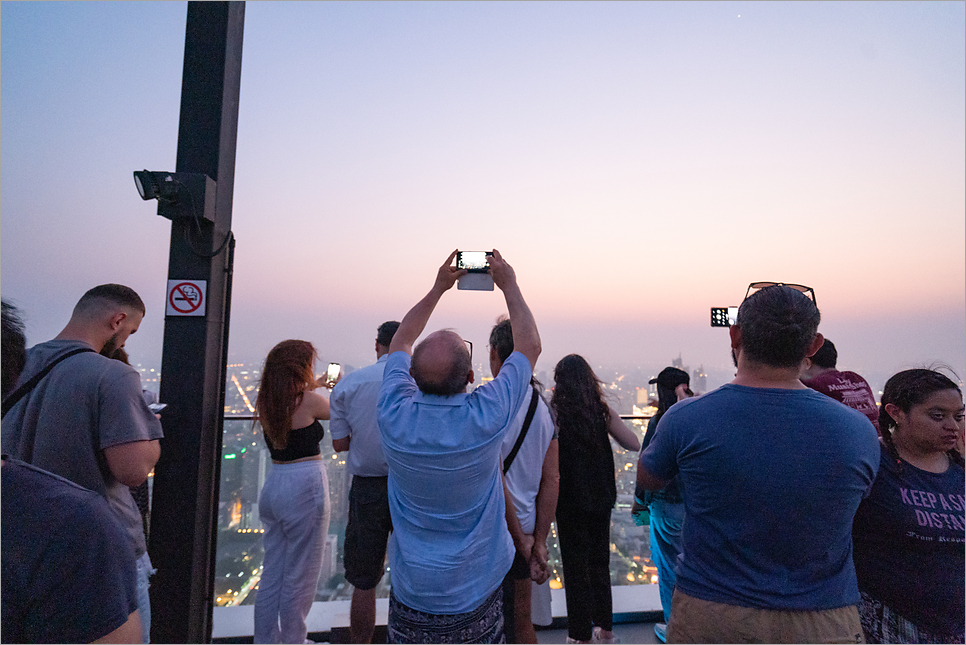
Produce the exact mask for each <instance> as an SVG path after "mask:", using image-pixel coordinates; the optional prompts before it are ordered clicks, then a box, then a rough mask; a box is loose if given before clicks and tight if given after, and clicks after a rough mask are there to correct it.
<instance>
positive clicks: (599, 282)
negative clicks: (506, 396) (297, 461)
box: [0, 2, 966, 387]
mask: <svg viewBox="0 0 966 645" xmlns="http://www.w3.org/2000/svg"><path fill="white" fill-rule="evenodd" d="M185 10H186V5H185V3H162V2H139V3H96V2H71V3H49V2H39V3H32V2H31V3H25V2H3V3H2V4H0V13H2V20H0V51H2V55H0V93H2V96H3V99H4V100H3V102H2V103H0V136H2V138H3V147H2V149H0V168H2V172H0V218H2V219H0V228H2V235H0V288H2V294H3V297H4V298H5V299H8V300H10V301H12V302H13V303H14V304H16V305H18V306H19V307H20V308H21V310H22V312H23V315H24V318H25V320H26V324H27V338H28V343H29V344H30V345H32V344H35V343H37V342H42V341H44V340H47V339H49V338H52V337H53V336H55V335H56V334H57V333H58V332H59V331H60V330H61V329H62V328H63V326H64V324H66V322H67V320H68V318H69V316H70V311H71V309H72V307H73V305H74V303H76V301H77V299H78V298H79V297H80V295H81V294H82V293H83V292H84V291H86V290H87V289H88V288H90V287H91V286H94V285H96V284H100V283H104V282H122V283H125V284H128V285H130V286H132V287H134V288H135V289H136V290H137V291H138V292H139V293H140V294H141V295H142V297H143V298H144V300H145V303H146V305H147V308H148V314H147V317H146V318H145V320H144V322H143V324H142V326H141V329H140V330H139V332H138V334H136V335H134V336H132V338H131V339H130V340H129V342H128V346H127V348H128V350H129V352H130V354H131V357H132V361H134V362H143V363H145V364H154V365H158V364H160V354H161V340H162V330H163V323H164V316H163V310H164V307H163V303H164V299H165V287H166V277H167V253H168V244H169V239H170V223H169V222H168V221H167V220H165V219H163V218H160V217H157V216H156V215H155V212H156V203H155V202H147V203H145V202H142V201H141V200H140V198H139V197H138V195H137V193H136V191H135V188H134V185H133V184H134V182H133V179H132V174H131V173H132V171H134V170H140V169H142V168H148V169H151V170H173V164H174V160H175V147H176V143H177V127H178V115H179V105H180V88H181V73H182V69H181V63H182V58H183V48H184V20H185ZM964 23H966V11H964V5H963V3H943V2H894V3H893V2H867V3H865V2H863V3H852V2H841V3H745V2H737V3H732V2H719V3H688V2H685V3H665V2H648V3H607V2H605V3H580V2H578V3H497V4H491V3H473V2H468V3H456V4H446V3H405V2H404V3H343V2H331V3H291V2H278V3H250V4H248V5H247V6H246V22H245V43H244V53H243V59H242V86H241V102H240V112H239V130H238V150H237V166H236V174H235V193H234V215H233V230H234V233H235V236H236V238H237V240H238V242H237V248H236V255H235V274H234V293H233V303H232V312H231V336H230V339H229V359H230V360H252V361H257V360H259V359H258V358H257V357H259V356H261V357H264V356H265V355H266V354H267V352H268V350H269V349H270V348H271V347H272V346H273V345H274V344H275V343H276V342H278V341H280V340H283V339H285V338H304V339H306V340H310V341H312V342H313V343H314V344H315V345H316V347H317V348H318V350H319V353H320V356H321V358H322V361H323V362H328V361H335V362H340V363H345V364H354V365H359V366H361V365H365V364H368V363H369V362H371V361H372V360H373V359H374V353H373V351H372V345H373V340H374V337H375V329H376V327H377V326H378V325H379V324H380V323H381V322H383V321H385V320H389V319H396V320H399V319H401V317H402V316H403V315H404V314H405V313H406V311H407V310H408V309H409V307H411V306H412V305H413V304H414V303H415V302H416V301H417V300H418V299H419V298H420V297H422V295H424V294H425V292H426V291H427V290H428V289H429V287H430V285H431V284H432V280H433V276H434V274H435V270H436V268H437V267H438V265H439V264H440V263H441V262H442V260H443V259H444V258H445V257H446V255H447V254H448V253H449V252H450V251H451V250H452V249H453V248H457V247H459V248H462V249H464V250H483V249H489V248H493V247H496V248H499V249H500V250H501V252H503V254H504V255H505V257H506V258H507V260H508V261H509V262H510V263H511V264H512V265H513V266H514V267H515V268H516V270H517V273H518V277H519V280H520V284H521V287H522V290H523V292H524V295H525V296H526V298H527V300H528V302H529V303H530V305H531V308H532V309H533V311H534V315H535V317H536V319H537V323H538V326H539V327H540V330H541V334H542V337H543V344H544V353H543V355H542V356H541V359H540V362H539V363H538V365H537V371H543V372H546V373H548V374H552V370H553V366H554V364H555V363H556V361H557V360H559V359H560V358H561V357H563V356H564V355H566V354H568V353H580V354H582V355H584V356H585V357H586V358H587V359H588V361H589V362H590V363H591V364H592V365H594V366H595V367H600V368H607V369H611V368H613V369H619V370H626V369H630V368H631V367H634V366H638V367H642V368H643V367H644V366H650V365H660V364H662V363H664V364H667V363H665V361H667V360H669V359H672V358H673V357H676V356H678V355H679V354H680V355H683V356H684V357H685V359H686V360H688V361H690V362H691V363H692V364H693V365H698V364H703V365H704V368H705V369H706V370H707V371H708V372H709V374H715V373H725V372H727V370H729V369H731V367H730V353H729V349H728V339H727V332H726V331H725V330H722V329H713V328H711V327H710V325H709V309H710V307H714V306H729V305H737V304H739V303H740V300H741V298H742V296H743V295H744V292H745V288H746V287H747V285H748V283H749V282H752V281H756V280H781V281H789V282H797V283H802V284H807V285H809V286H812V287H813V288H814V289H815V292H816V296H817V301H818V305H819V308H820V309H821V311H822V315H823V323H822V326H821V328H820V330H821V331H822V332H823V333H824V334H825V335H826V336H827V337H829V338H831V339H832V340H834V341H835V343H836V346H837V347H838V349H839V353H840V364H841V365H842V366H843V367H844V368H846V369H853V370H855V371H858V372H860V373H862V374H863V375H865V376H866V377H867V378H869V380H870V382H871V381H873V380H874V379H873V378H871V377H870V376H869V374H886V375H888V374H891V373H894V372H896V371H899V370H900V369H905V368H907V367H912V366H918V365H932V364H935V363H945V364H948V365H950V366H951V367H952V368H953V369H954V370H955V371H956V372H957V374H958V376H959V378H960V379H961V378H962V377H963V376H964V372H966V336H964V333H963V330H964V328H966V241H964V240H966V221H964V217H963V213H964V212H966V179H964V178H966V116H964V114H966V81H964V78H966V36H964V29H963V27H964ZM146 25H149V26H150V28H145V26H146ZM503 312H505V307H504V305H503V301H502V297H501V296H500V294H499V292H498V291H497V292H493V293H488V292H465V291H464V292H459V291H456V290H454V291H453V292H452V293H447V294H446V295H445V296H444V297H443V300H442V301H441V303H440V306H439V308H438V310H437V312H436V314H435V315H434V316H433V318H432V319H431V321H430V327H429V329H437V328H444V327H449V328H454V329H456V330H457V331H458V332H459V333H461V334H462V335H463V336H464V337H466V338H468V339H469V340H472V341H473V342H474V343H475V344H476V345H477V346H478V347H480V348H481V350H482V348H483V347H484V346H485V343H486V338H487V335H488V332H489V328H490V326H491V325H492V324H493V323H494V321H495V320H496V318H497V316H499V315H500V314H501V313H503ZM873 386H874V387H878V386H876V385H875V384H874V383H873Z"/></svg>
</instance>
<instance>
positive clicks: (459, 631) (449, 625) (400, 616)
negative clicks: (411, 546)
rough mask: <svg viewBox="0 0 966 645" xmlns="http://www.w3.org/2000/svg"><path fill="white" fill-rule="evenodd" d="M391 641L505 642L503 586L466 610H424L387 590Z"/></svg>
mask: <svg viewBox="0 0 966 645" xmlns="http://www.w3.org/2000/svg"><path fill="white" fill-rule="evenodd" d="M388 629H389V642H390V643H504V642H506V640H505V639H504V635H503V587H502V586H501V587H498V588H497V590H496V591H494V592H493V593H492V594H491V595H490V597H489V598H487V599H486V600H484V601H483V604H481V605H480V606H479V607H477V608H476V609H474V610H473V611H469V612H466V613H465V614H427V613H423V612H421V611H417V610H415V609H412V608H411V607H407V606H406V605H404V604H402V603H401V602H399V601H398V600H397V599H396V595H395V594H394V593H392V590H390V591H389V625H388Z"/></svg>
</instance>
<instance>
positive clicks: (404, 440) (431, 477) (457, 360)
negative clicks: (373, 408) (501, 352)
mask: <svg viewBox="0 0 966 645" xmlns="http://www.w3.org/2000/svg"><path fill="white" fill-rule="evenodd" d="M455 255H456V252H455V251H454V252H453V253H451V254H450V256H449V258H448V259H447V260H446V262H445V264H443V266H441V267H440V268H439V271H438V273H437V276H436V282H435V284H434V285H433V288H432V289H431V290H430V291H429V293H428V294H427V295H426V296H425V297H424V298H423V299H422V300H420V301H419V302H418V303H416V305H415V306H414V307H413V308H412V309H411V310H410V311H409V313H407V314H406V316H405V318H403V320H402V323H400V325H399V329H398V330H397V331H396V334H395V336H393V339H392V343H391V344H390V347H389V352H390V353H389V358H388V359H387V360H386V367H385V371H384V373H383V381H382V388H381V390H380V393H379V403H378V420H379V429H380V433H381V435H382V446H383V452H384V454H385V456H386V462H387V463H388V465H389V487H388V491H389V510H390V514H391V516H392V524H393V534H392V536H391V537H390V539H389V564H390V567H391V569H392V591H391V594H390V598H389V626H388V627H389V640H390V642H394V643H399V642H416V643H431V642H502V640H501V639H502V638H503V632H504V619H505V618H506V619H510V618H512V615H513V612H512V606H511V607H509V608H507V611H506V613H505V614H504V607H503V597H504V592H505V591H511V590H512V586H509V585H512V583H513V581H512V580H508V579H507V574H508V573H509V571H510V565H511V564H512V563H513V553H514V547H516V548H517V550H519V551H520V552H524V551H525V552H527V553H529V552H530V550H531V549H532V547H533V537H532V536H529V544H518V545H514V543H513V541H512V539H511V536H510V533H509V531H508V530H507V525H506V519H505V500H504V489H503V484H502V480H501V476H500V464H501V461H500V448H501V445H502V442H503V434H504V430H505V428H506V427H507V425H508V424H509V422H510V420H511V418H512V417H513V415H515V414H516V412H517V410H518V409H519V408H520V406H521V405H522V404H523V401H524V398H525V397H526V396H527V395H528V394H529V392H530V375H531V373H532V371H533V366H534V365H535V364H536V361H537V357H538V356H539V355H540V349H541V347H540V335H539V333H538V332H537V326H536V323H535V322H534V319H533V314H532V313H531V312H530V309H529V307H528V306H527V304H526V302H525V301H524V300H523V295H522V294H521V293H520V288H519V286H517V282H516V276H515V274H514V272H513V269H512V268H511V267H510V265H509V264H507V263H506V262H505V261H504V260H503V258H502V256H501V255H500V253H499V251H496V250H494V251H493V256H492V257H491V258H490V259H489V271H490V275H491V276H492V277H493V282H494V283H495V284H496V286H498V287H499V288H500V289H501V290H502V291H503V295H504V297H505V298H506V304H507V309H508V313H509V316H510V318H511V319H512V320H513V343H514V348H515V351H514V352H513V353H512V354H510V356H509V357H508V358H507V360H506V362H505V363H504V364H503V367H502V369H501V370H500V373H499V374H498V375H497V377H496V378H495V379H493V381H491V382H489V383H487V384H485V385H483V386H481V387H479V388H477V389H476V390H474V391H473V393H472V394H466V386H467V385H468V384H469V383H472V382H473V376H474V375H473V370H472V361H471V357H470V353H469V351H468V350H467V348H466V346H465V345H464V343H463V339H462V338H460V337H459V335H458V334H456V333H455V332H452V331H447V330H442V331H437V332H434V333H432V334H430V335H429V336H427V337H426V339H425V340H423V341H422V342H420V343H419V345H416V347H415V350H414V349H413V344H414V343H415V341H416V339H417V338H418V337H419V335H420V334H421V333H422V331H423V329H424V328H425V327H426V323H427V322H428V321H429V317H430V315H431V314H432V312H433V310H434V309H435V308H436V304H437V303H438V302H439V299H440V297H442V295H443V293H445V292H446V291H447V290H449V289H450V288H452V286H453V284H455V283H456V280H457V279H458V278H459V277H460V276H462V275H464V274H465V273H466V271H465V270H458V269H456V268H455V267H452V266H450V264H451V263H452V261H453V258H454V257H455ZM519 539H521V540H525V539H526V538H525V537H522V538H519ZM454 639H459V640H454Z"/></svg>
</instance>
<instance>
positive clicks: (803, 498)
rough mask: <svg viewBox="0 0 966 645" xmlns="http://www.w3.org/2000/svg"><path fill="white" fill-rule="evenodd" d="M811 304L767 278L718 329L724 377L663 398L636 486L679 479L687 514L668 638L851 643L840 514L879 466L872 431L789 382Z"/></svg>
mask: <svg viewBox="0 0 966 645" xmlns="http://www.w3.org/2000/svg"><path fill="white" fill-rule="evenodd" d="M819 320H820V315H819V311H818V309H817V308H816V306H815V303H814V302H813V301H812V300H811V299H810V298H809V297H808V296H806V295H805V294H804V293H803V292H801V291H798V290H796V289H794V288H791V287H788V286H784V285H782V286H770V287H766V288H764V289H761V290H760V291H757V292H755V293H754V294H753V295H752V296H751V297H749V298H747V299H746V300H745V301H744V303H742V305H741V307H740V309H739V311H738V319H737V321H736V323H735V325H734V326H732V327H731V328H730V332H731V349H732V357H733V358H734V361H735V365H736V366H737V368H738V369H737V373H736V375H735V379H734V380H733V381H732V382H731V383H730V384H728V385H725V386H723V387H721V388H718V389H717V390H714V391H713V392H710V393H708V394H706V395H704V396H702V397H700V398H696V399H689V400H687V401H682V402H680V403H678V404H677V405H675V406H674V407H673V408H671V409H670V410H668V412H667V413H666V414H665V415H664V417H663V418H662V419H661V421H660V423H659V424H658V426H657V430H656V432H655V434H654V438H653V440H652V441H651V444H650V445H649V446H648V447H647V449H646V450H645V451H644V452H643V453H642V454H641V458H640V464H639V467H638V473H637V479H638V484H639V485H641V486H643V487H644V488H646V489H649V490H659V489H660V488H662V487H663V486H664V485H665V483H667V481H669V480H670V479H671V478H673V477H674V476H675V475H678V476H679V477H680V481H681V485H682V489H683V497H684V504H685V509H686V517H687V521H685V523H684V529H683V536H682V549H683V554H682V555H681V556H679V558H678V562H677V567H676V572H677V585H676V588H675V591H674V598H673V601H672V611H671V622H670V624H669V625H668V632H667V637H668V642H680V643H688V642H699V643H738V642H767V643H780V642H792V643H807V642H849V641H851V642H861V639H862V627H861V625H860V623H859V615H858V611H857V609H856V605H857V604H858V603H859V600H860V597H859V591H858V586H857V583H856V577H855V567H854V565H853V562H852V534H851V528H852V518H853V517H854V515H855V511H856V509H857V508H858V506H859V502H860V501H861V500H862V498H863V497H865V496H866V495H867V494H868V491H869V489H870V487H871V486H872V482H873V480H874V479H875V475H876V470H877V469H878V464H879V461H878V452H879V446H878V441H877V437H876V433H875V430H874V428H873V427H872V426H871V424H869V422H868V419H866V417H865V416H864V415H862V414H861V413H859V412H857V411H855V410H852V409H850V408H847V407H845V406H843V405H841V404H839V403H838V402H837V401H834V400H832V399H830V398H828V397H826V396H824V395H822V394H819V393H818V392H815V391H813V390H810V389H808V388H806V387H805V386H804V385H803V384H802V383H801V381H799V380H798V374H799V370H800V368H801V365H802V362H803V361H804V359H805V358H806V357H808V356H811V355H813V354H814V353H815V352H816V351H817V350H818V348H819V347H821V345H822V342H823V338H822V335H821V334H819V333H818V332H817V330H818V324H819Z"/></svg>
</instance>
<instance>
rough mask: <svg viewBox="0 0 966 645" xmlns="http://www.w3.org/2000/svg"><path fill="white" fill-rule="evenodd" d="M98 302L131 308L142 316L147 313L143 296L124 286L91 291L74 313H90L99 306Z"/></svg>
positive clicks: (105, 286)
mask: <svg viewBox="0 0 966 645" xmlns="http://www.w3.org/2000/svg"><path fill="white" fill-rule="evenodd" d="M98 301H107V302H109V303H111V304H114V305H118V306H121V307H130V308H131V309H134V310H137V311H140V312H141V314H142V315H143V314H144V313H145V309H144V301H142V300H141V296H139V295H138V294H137V292H136V291H135V290H134V289H132V288H131V287H125V286H124V285H123V284H102V285H98V286H96V287H94V288H93V289H90V290H89V291H88V292H87V293H85V294H84V295H83V296H81V299H80V300H78V301H77V305H76V306H75V307H74V312H75V313H78V312H84V313H88V312H90V311H92V310H93V309H94V308H95V307H96V306H97V304H98Z"/></svg>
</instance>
